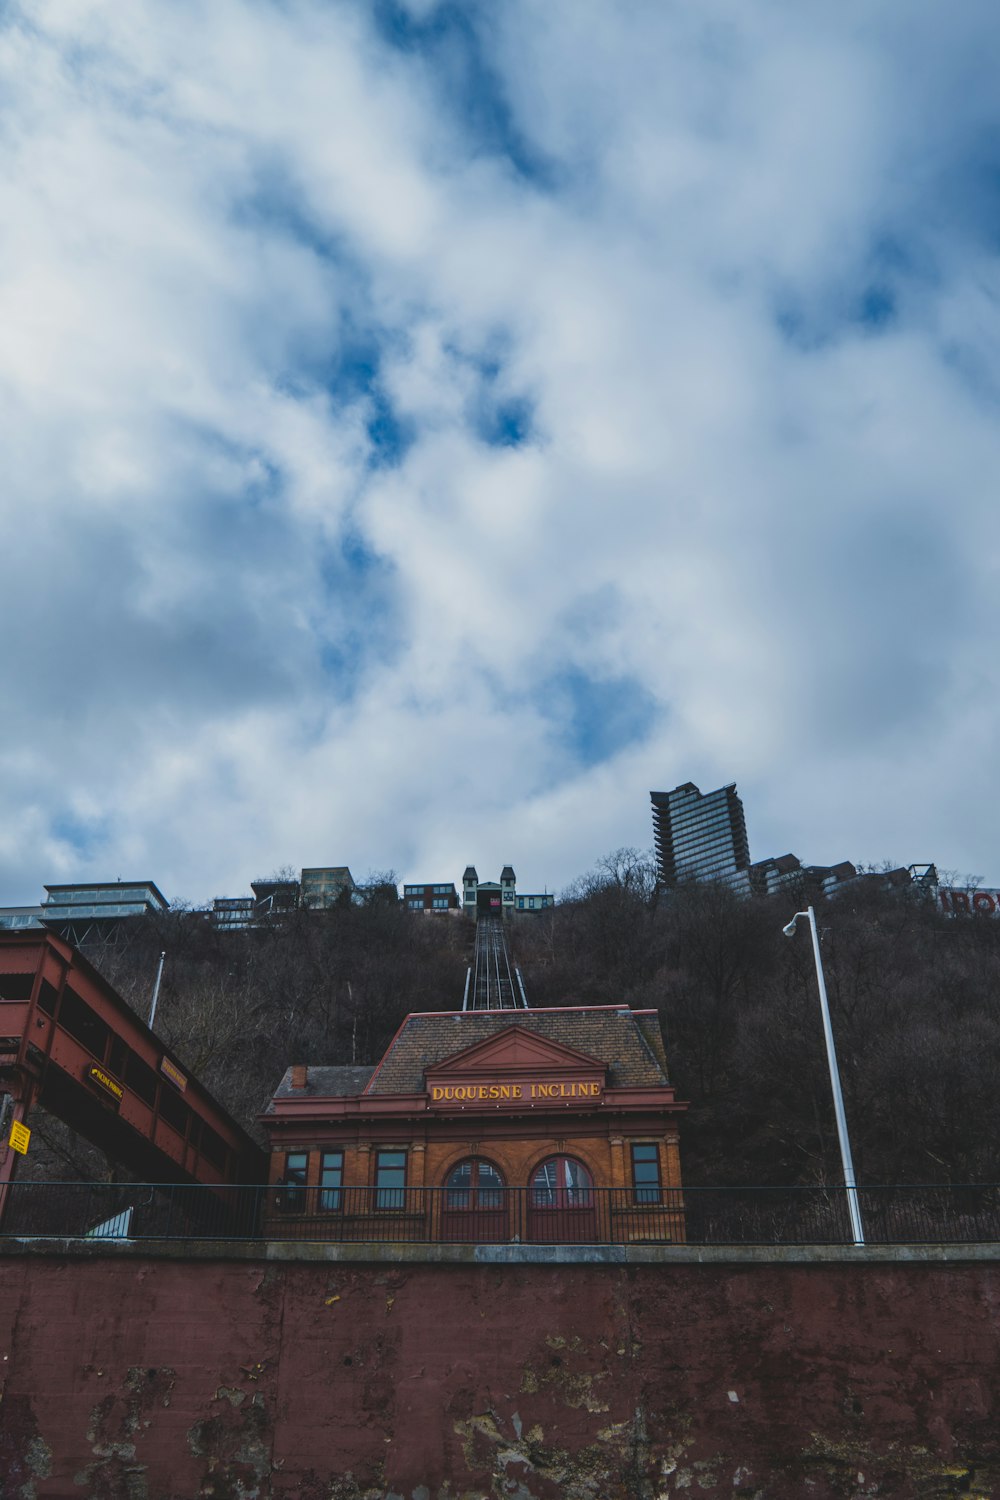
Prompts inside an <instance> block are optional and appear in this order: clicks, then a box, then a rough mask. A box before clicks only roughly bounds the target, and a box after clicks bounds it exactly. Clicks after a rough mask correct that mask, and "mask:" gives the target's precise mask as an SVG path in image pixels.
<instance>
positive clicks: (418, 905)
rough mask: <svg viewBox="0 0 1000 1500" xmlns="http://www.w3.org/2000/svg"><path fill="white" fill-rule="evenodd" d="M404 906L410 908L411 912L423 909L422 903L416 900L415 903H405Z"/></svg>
mask: <svg viewBox="0 0 1000 1500" xmlns="http://www.w3.org/2000/svg"><path fill="white" fill-rule="evenodd" d="M406 904H407V906H408V907H409V908H410V910H411V911H423V909H424V903H423V902H422V901H420V900H417V901H407V903H406Z"/></svg>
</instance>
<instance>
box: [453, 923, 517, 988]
mask: <svg viewBox="0 0 1000 1500" xmlns="http://www.w3.org/2000/svg"><path fill="white" fill-rule="evenodd" d="M520 1008H523V1009H524V1010H527V1008H528V1000H527V997H526V995H525V993H524V981H523V980H522V978H521V971H520V969H517V968H515V967H514V965H513V964H512V963H511V961H510V953H509V952H508V950H507V933H506V931H505V930H504V922H503V918H502V917H481V918H480V920H479V921H478V922H477V923H476V952H475V956H474V958H473V960H472V968H471V969H470V970H469V971H468V973H467V974H466V976H465V998H464V1000H463V1001H462V1009H463V1010H517V1009H520Z"/></svg>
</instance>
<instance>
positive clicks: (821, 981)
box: [781, 906, 865, 1245]
mask: <svg viewBox="0 0 1000 1500" xmlns="http://www.w3.org/2000/svg"><path fill="white" fill-rule="evenodd" d="M800 917H808V918H809V931H810V932H811V933H812V945H813V957H814V958H815V960H816V983H817V985H818V986H819V1008H820V1011H821V1012H822V1015H823V1035H824V1037H825V1038H826V1060H827V1063H828V1064H829V1067H830V1087H831V1089H832V1090H833V1110H834V1114H835V1115H836V1117H837V1137H838V1139H839V1141H840V1160H841V1163H842V1164H843V1168H844V1186H845V1188H846V1189H847V1209H848V1212H849V1213H850V1216H851V1231H852V1233H853V1235H854V1243H855V1244H856V1245H863V1244H864V1242H865V1234H864V1229H863V1228H862V1225H861V1209H860V1207H859V1205H858V1187H857V1183H856V1182H855V1180H854V1162H853V1160H852V1158H851V1142H850V1139H849V1137H848V1134H847V1116H846V1115H845V1114H844V1096H843V1094H842V1093H841V1092H840V1070H839V1069H838V1067H837V1049H836V1047H835V1046H834V1043H833V1027H832V1026H831V1024H830V1004H829V1001H828V1000H827V998H826V980H825V978H824V977H823V958H822V955H821V954H820V951H819V931H818V929H817V927H816V913H815V912H814V911H813V909H812V907H811V906H807V907H806V909H805V911H797V912H796V913H795V915H794V917H793V918H792V920H791V921H790V922H789V923H788V925H787V926H786V927H783V928H782V929H781V930H782V932H783V933H784V934H785V937H787V938H790V937H794V936H795V924H796V922H797V921H798V920H799V918H800Z"/></svg>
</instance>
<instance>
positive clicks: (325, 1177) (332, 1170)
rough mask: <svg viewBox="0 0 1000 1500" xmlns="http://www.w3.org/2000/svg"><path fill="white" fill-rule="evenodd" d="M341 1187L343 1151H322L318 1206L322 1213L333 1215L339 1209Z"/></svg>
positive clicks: (342, 1183)
mask: <svg viewBox="0 0 1000 1500" xmlns="http://www.w3.org/2000/svg"><path fill="white" fill-rule="evenodd" d="M343 1185H344V1153H343V1151H324V1152H323V1155H322V1157H321V1158H320V1167H319V1206H320V1209H321V1210H322V1212H323V1213H334V1212H335V1211H336V1210H337V1209H338V1208H340V1205H341V1189H342V1187H343Z"/></svg>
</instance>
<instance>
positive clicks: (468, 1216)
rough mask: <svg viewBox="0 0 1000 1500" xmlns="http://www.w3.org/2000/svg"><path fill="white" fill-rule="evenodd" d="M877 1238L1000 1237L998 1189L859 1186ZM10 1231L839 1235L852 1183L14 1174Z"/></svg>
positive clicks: (710, 1241)
mask: <svg viewBox="0 0 1000 1500" xmlns="http://www.w3.org/2000/svg"><path fill="white" fill-rule="evenodd" d="M857 1202H858V1208H859V1210H860V1215H861V1222H862V1226H863V1231H864V1240H865V1243H866V1244H868V1245H899V1244H937V1245H952V1244H978V1243H990V1242H1000V1186H996V1185H993V1184H972V1185H964V1186H947V1187H939V1186H929V1187H912V1186H910V1187H861V1188H858V1190H857ZM0 1236H4V1237H21V1238H37V1237H42V1236H46V1237H48V1236H55V1237H59V1238H86V1239H95V1240H102V1239H103V1240H111V1239H118V1240H145V1239H174V1240H219V1239H235V1240H310V1241H329V1242H332V1243H355V1244H362V1243H376V1244H385V1243H395V1244H431V1243H439V1244H449V1243H466V1244H468V1243H475V1244H490V1245H500V1244H517V1243H530V1244H550V1245H553V1244H554V1245H583V1244H586V1245H600V1244H612V1245H641V1244H649V1245H677V1244H691V1245H841V1244H852V1243H853V1242H854V1236H853V1233H852V1229H851V1219H850V1214H849V1210H848V1202H847V1195H846V1192H845V1190H844V1189H843V1188H834V1187H793V1188H760V1187H748V1188H705V1187H701V1188H683V1189H680V1188H656V1187H648V1188H645V1187H640V1188H637V1189H623V1188H575V1189H563V1190H552V1191H548V1190H545V1191H543V1190H538V1189H534V1188H479V1189H472V1188H465V1189H450V1188H395V1187H392V1188H386V1187H383V1188H378V1187H370V1188H369V1187H364V1188H314V1187H300V1186H296V1185H291V1186H279V1187H263V1186H260V1187H204V1186H200V1185H199V1186H194V1185H192V1186H172V1185H164V1184H155V1183H67V1182H15V1183H13V1184H11V1186H10V1189H9V1196H8V1200H7V1206H6V1211H5V1213H4V1216H3V1221H2V1224H0Z"/></svg>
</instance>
